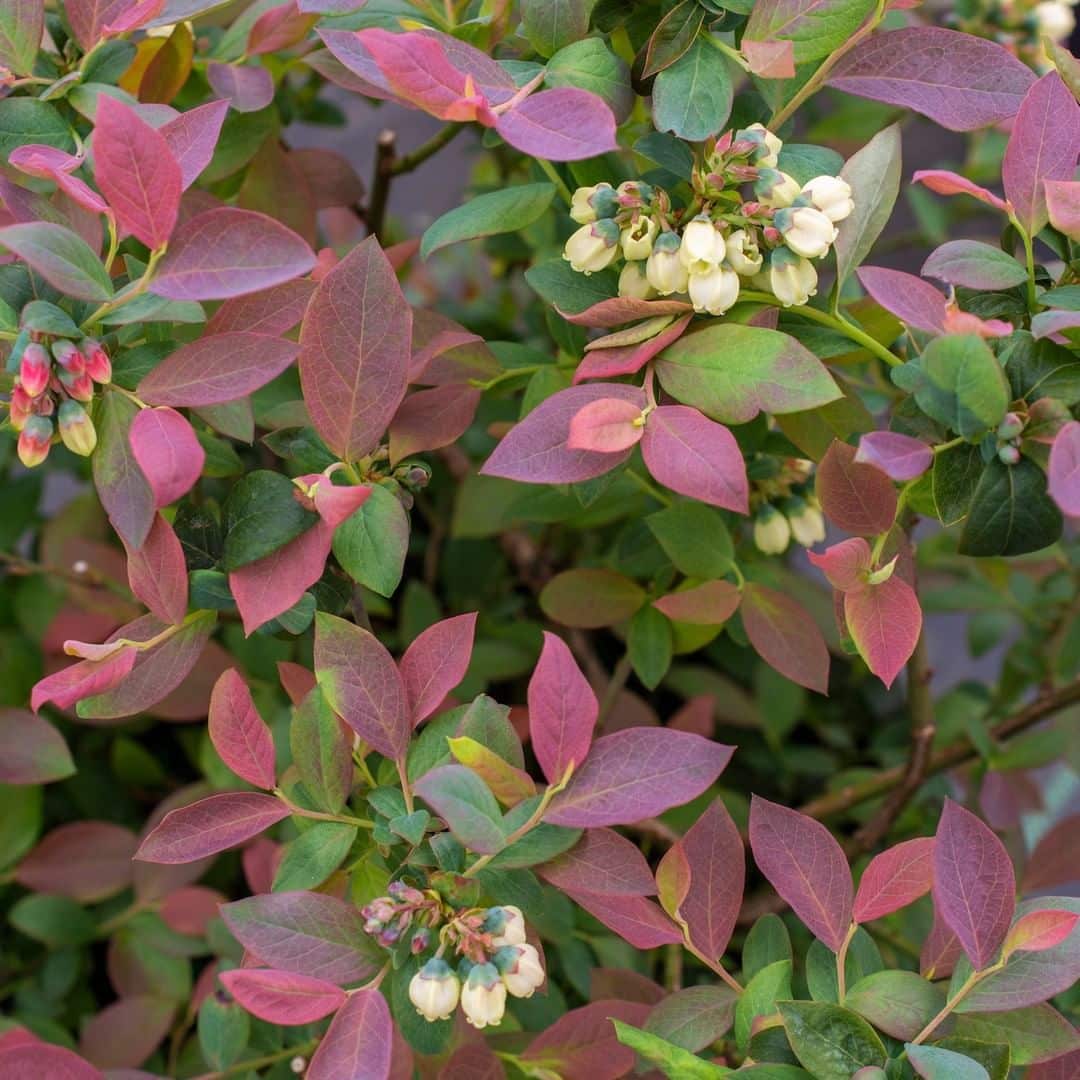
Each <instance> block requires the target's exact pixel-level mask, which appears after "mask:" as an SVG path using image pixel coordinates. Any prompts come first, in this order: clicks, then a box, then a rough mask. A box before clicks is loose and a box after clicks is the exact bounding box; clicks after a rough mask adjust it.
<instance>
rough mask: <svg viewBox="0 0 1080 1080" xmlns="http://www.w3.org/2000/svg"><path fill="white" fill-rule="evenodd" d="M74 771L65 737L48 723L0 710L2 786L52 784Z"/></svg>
mask: <svg viewBox="0 0 1080 1080" xmlns="http://www.w3.org/2000/svg"><path fill="white" fill-rule="evenodd" d="M74 771H75V763H74V762H73V761H72V760H71V753H70V751H69V750H68V748H67V743H66V742H64V737H63V736H62V735H61V734H60V732H59V731H57V730H56V728H54V727H53V726H52V724H50V723H49V722H48V720H45V719H44V718H43V717H40V716H35V715H34V714H33V713H32V712H27V711H26V710H25V709H2V708H0V784H51V783H52V782H53V781H54V780H63V779H64V778H65V777H67V776H70V775H71V774H72V773H73V772H74Z"/></svg>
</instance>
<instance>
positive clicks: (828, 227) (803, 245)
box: [773, 206, 836, 259]
mask: <svg viewBox="0 0 1080 1080" xmlns="http://www.w3.org/2000/svg"><path fill="white" fill-rule="evenodd" d="M773 224H774V225H775V226H776V227H777V228H778V229H779V230H780V235H781V236H783V238H784V243H785V244H787V246H788V247H789V248H791V250H792V251H794V252H795V254H796V255H805V256H806V258H808V259H819V258H820V257H821V256H822V255H824V254H826V253H827V252H828V250H829V248H830V247H831V246H832V242H833V241H834V240H835V239H836V226H835V225H834V224H833V223H832V222H831V221H830V220H829V219H828V218H827V217H826V216H825V215H824V214H823V213H822V212H821V211H820V210H815V209H814V208H813V207H812V206H797V207H789V208H786V209H784V210H778V211H777V212H776V215H775V217H774V218H773Z"/></svg>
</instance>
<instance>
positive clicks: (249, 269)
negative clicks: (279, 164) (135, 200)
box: [150, 206, 315, 300]
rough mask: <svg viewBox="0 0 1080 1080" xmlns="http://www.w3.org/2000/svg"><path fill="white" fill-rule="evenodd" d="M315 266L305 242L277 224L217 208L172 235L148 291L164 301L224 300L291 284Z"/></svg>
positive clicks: (250, 212)
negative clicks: (166, 251) (287, 282)
mask: <svg viewBox="0 0 1080 1080" xmlns="http://www.w3.org/2000/svg"><path fill="white" fill-rule="evenodd" d="M314 265H315V253H314V252H313V251H312V250H311V248H310V247H308V245H307V243H306V241H304V240H303V239H302V238H301V237H299V236H297V235H296V233H294V232H293V231H292V230H291V229H287V228H286V227H285V226H284V225H282V224H281V223H280V222H279V221H275V220H274V219H273V218H271V217H267V216H266V215H265V214H257V213H255V211H253V210H239V209H237V208H236V207H233V206H220V207H216V208H214V209H213V210H206V211H204V212H203V213H201V214H198V215H196V216H195V217H193V218H191V219H189V220H187V221H185V222H184V223H183V224H182V225H181V226H180V228H178V229H177V230H176V234H175V235H174V236H173V238H172V241H171V243H170V244H169V252H168V254H167V255H166V256H165V258H164V259H163V260H162V261H161V265H160V266H159V267H158V271H157V275H156V276H155V277H154V279H153V281H152V282H151V285H150V291H151V292H152V293H155V294H156V295H158V296H164V297H165V298H166V299H169V300H225V299H228V298H229V297H231V296H243V295H244V294H245V293H254V292H261V291H262V290H263V289H269V288H270V287H271V286H273V285H280V284H282V282H285V281H292V279H293V278H298V277H300V276H301V275H303V274H306V273H307V272H308V271H309V270H310V269H311V268H312V267H313V266H314Z"/></svg>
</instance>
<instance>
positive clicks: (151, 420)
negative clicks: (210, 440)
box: [128, 353, 206, 507]
mask: <svg viewBox="0 0 1080 1080" xmlns="http://www.w3.org/2000/svg"><path fill="white" fill-rule="evenodd" d="M173 355H174V356H175V355H176V354H175V353H174V354H173ZM151 385H152V384H151ZM128 440H129V442H130V443H131V452H132V453H133V454H134V455H135V460H136V461H137V462H138V463H139V468H140V469H142V471H143V473H144V474H145V476H146V479H147V480H149V481H150V486H151V487H152V488H153V489H154V505H155V506H157V507H162V506H168V505H170V503H174V502H176V501H177V499H179V498H181V497H182V496H184V495H186V494H187V493H188V492H189V491H190V490H191V488H192V487H193V486H194V484H195V481H196V480H198V479H199V476H200V475H201V473H202V470H203V465H204V464H205V462H206V452H205V451H204V450H203V448H202V447H201V446H200V445H199V440H198V439H197V438H196V437H195V429H194V428H192V426H191V425H190V424H189V423H188V422H187V420H185V419H184V417H183V416H181V415H180V414H179V413H178V412H176V411H175V410H173V409H168V408H162V409H140V410H139V411H138V412H137V413H136V414H135V419H134V420H132V421H131V429H130V431H129V432H128Z"/></svg>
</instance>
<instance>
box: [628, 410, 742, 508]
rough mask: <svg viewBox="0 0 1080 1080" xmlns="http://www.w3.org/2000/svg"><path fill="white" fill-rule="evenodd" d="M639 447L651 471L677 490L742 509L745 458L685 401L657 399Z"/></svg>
mask: <svg viewBox="0 0 1080 1080" xmlns="http://www.w3.org/2000/svg"><path fill="white" fill-rule="evenodd" d="M641 453H642V456H643V457H644V459H645V464H646V466H647V467H648V470H649V472H650V473H652V475H653V477H654V478H655V479H656V480H658V481H659V482H660V483H661V484H663V485H664V486H665V487H669V488H671V490H672V491H677V492H678V493H679V494H680V495H689V496H690V497H691V498H694V499H697V500H698V501H699V502H704V503H709V504H710V505H712V506H719V507H721V508H722V509H724V510H734V511H735V512H736V513H737V514H745V513H747V511H748V507H749V502H748V500H749V482H748V481H747V479H746V463H745V462H744V461H743V456H742V451H741V450H740V449H739V444H738V443H737V442H736V441H735V436H734V435H732V434H731V432H730V431H728V429H727V428H726V427H724V425H723V424H717V423H716V422H715V421H713V420H710V419H709V418H708V417H706V416H704V415H703V414H702V413H701V412H699V411H698V410H697V409H692V408H690V407H689V406H687V405H661V406H660V407H659V408H657V409H654V410H653V411H652V412H651V413H650V414H649V419H648V422H647V423H646V425H645V436H644V438H643V439H642V442H641Z"/></svg>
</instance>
